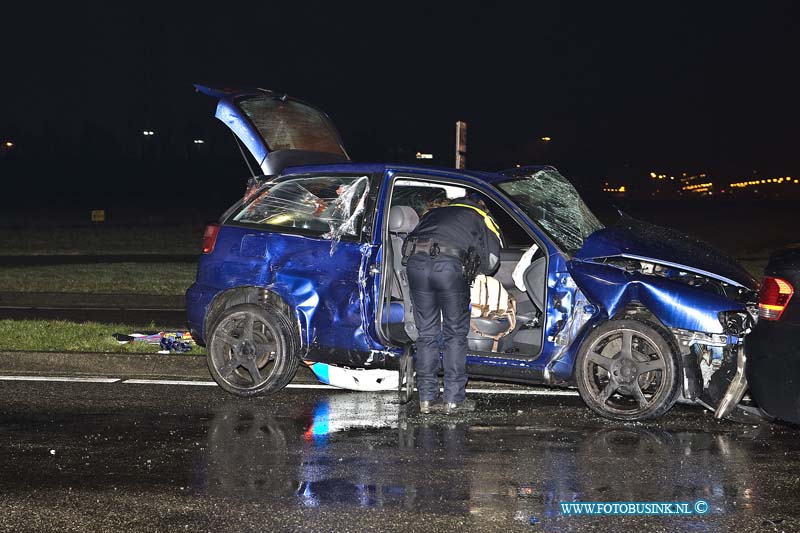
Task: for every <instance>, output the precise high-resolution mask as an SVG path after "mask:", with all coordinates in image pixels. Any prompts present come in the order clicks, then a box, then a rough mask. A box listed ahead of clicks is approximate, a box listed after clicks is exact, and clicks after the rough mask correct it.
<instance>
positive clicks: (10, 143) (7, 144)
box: [5, 141, 14, 148]
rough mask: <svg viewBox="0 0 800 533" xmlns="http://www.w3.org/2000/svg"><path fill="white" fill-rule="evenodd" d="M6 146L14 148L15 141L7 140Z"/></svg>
mask: <svg viewBox="0 0 800 533" xmlns="http://www.w3.org/2000/svg"><path fill="white" fill-rule="evenodd" d="M5 147H6V148H14V143H13V142H11V141H6V142H5Z"/></svg>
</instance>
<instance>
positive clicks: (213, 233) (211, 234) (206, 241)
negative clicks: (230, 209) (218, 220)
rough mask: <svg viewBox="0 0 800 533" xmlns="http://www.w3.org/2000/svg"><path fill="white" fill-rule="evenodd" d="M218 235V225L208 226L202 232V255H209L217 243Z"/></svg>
mask: <svg viewBox="0 0 800 533" xmlns="http://www.w3.org/2000/svg"><path fill="white" fill-rule="evenodd" d="M218 234H219V224H209V225H208V226H206V230H205V231H204V232H203V253H204V254H210V253H211V252H213V251H214V245H215V244H216V243H217V235H218Z"/></svg>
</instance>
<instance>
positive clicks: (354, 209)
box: [233, 176, 369, 243]
mask: <svg viewBox="0 0 800 533" xmlns="http://www.w3.org/2000/svg"><path fill="white" fill-rule="evenodd" d="M368 194H369V179H368V177H367V176H325V177H302V178H295V179H289V180H285V181H280V182H278V183H274V184H271V185H268V186H267V188H266V189H263V190H261V191H260V192H258V193H255V194H253V193H250V196H251V197H254V199H253V200H252V201H251V202H250V203H248V204H247V205H245V206H244V207H243V208H242V209H241V211H239V212H238V213H237V214H236V215H234V217H233V220H234V221H236V222H247V223H250V224H268V225H271V226H284V227H292V228H300V229H304V230H309V231H312V232H317V233H320V234H322V235H321V236H322V237H323V238H326V239H331V240H332V241H334V243H338V241H339V239H340V238H341V237H342V236H344V235H350V236H357V235H358V232H359V229H360V225H359V223H360V220H361V218H362V216H363V213H364V205H365V202H366V197H367V195H368Z"/></svg>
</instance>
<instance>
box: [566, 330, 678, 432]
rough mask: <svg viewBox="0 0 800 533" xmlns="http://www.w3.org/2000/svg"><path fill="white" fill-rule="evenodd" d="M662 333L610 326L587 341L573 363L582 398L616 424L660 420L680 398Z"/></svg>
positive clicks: (675, 366) (674, 364)
mask: <svg viewBox="0 0 800 533" xmlns="http://www.w3.org/2000/svg"><path fill="white" fill-rule="evenodd" d="M665 335H667V333H666V332H663V333H662V332H660V331H659V330H658V329H656V327H653V326H651V325H649V324H646V323H644V322H640V321H638V320H632V319H626V320H611V321H608V322H605V323H604V324H601V325H600V326H598V327H597V328H596V329H595V330H594V331H592V332H591V333H590V334H589V335H588V336H587V337H586V339H585V340H584V341H583V344H582V345H581V348H580V350H579V352H578V357H577V360H576V362H575V366H576V368H575V375H576V380H577V382H578V391H579V392H580V395H581V398H582V399H583V401H584V402H585V403H586V405H588V406H589V408H590V409H592V410H593V411H594V412H596V413H597V414H599V415H602V416H604V417H606V418H611V419H614V420H626V421H632V420H644V419H646V418H655V417H658V416H661V415H662V414H664V413H665V412H667V410H669V408H670V407H672V406H673V404H674V403H675V401H676V400H677V399H678V395H679V394H680V379H679V373H680V372H679V366H678V363H677V357H676V354H675V351H674V350H673V349H672V347H671V346H670V344H669V342H668V341H667V339H666V338H665Z"/></svg>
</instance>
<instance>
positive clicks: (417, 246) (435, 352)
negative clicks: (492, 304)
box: [404, 197, 501, 413]
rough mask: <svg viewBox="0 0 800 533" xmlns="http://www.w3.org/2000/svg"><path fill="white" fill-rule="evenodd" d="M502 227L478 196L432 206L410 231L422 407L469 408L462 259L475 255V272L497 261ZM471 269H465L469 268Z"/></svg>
mask: <svg viewBox="0 0 800 533" xmlns="http://www.w3.org/2000/svg"><path fill="white" fill-rule="evenodd" d="M500 247H501V240H500V231H499V228H498V227H497V224H496V223H495V221H494V220H493V219H492V217H491V216H490V215H489V213H488V211H487V210H486V205H485V204H484V203H483V202H482V201H481V200H480V199H478V198H476V197H465V198H458V199H456V200H452V201H451V202H450V204H449V205H447V206H445V207H438V208H436V209H431V210H430V211H429V212H428V213H426V214H425V216H424V217H423V218H422V220H421V221H420V223H419V224H418V225H417V227H416V228H414V230H413V231H412V232H411V233H410V234H409V235H408V238H407V243H406V246H405V248H404V253H405V254H406V257H407V260H408V263H407V275H408V283H409V287H410V289H411V302H412V305H413V310H414V322H415V323H416V326H417V331H418V332H419V337H418V338H417V341H416V345H417V362H416V370H417V388H418V389H419V400H420V411H421V412H422V413H429V412H431V411H432V410H434V409H440V408H442V407H443V408H444V410H445V412H447V413H456V412H460V411H471V410H473V409H474V408H475V405H474V403H473V402H472V401H470V400H467V399H466V394H465V388H466V385H467V372H466V357H467V334H468V333H469V315H470V313H469V303H470V287H469V286H470V284H471V282H472V279H469V280H468V279H467V278H466V277H465V272H464V265H465V264H467V263H468V262H469V261H470V260H471V259H474V257H476V256H477V257H478V258H479V265H478V269H477V271H478V272H481V273H484V274H491V273H492V272H494V271H495V270H497V268H498V266H499V265H500ZM475 273H477V272H472V273H471V274H472V275H473V276H474V274H475ZM467 275H469V274H467ZM440 336H441V337H442V338H443V340H444V356H443V358H442V363H443V366H444V403H443V405H442V402H441V399H440V398H439V379H438V373H439V337H440Z"/></svg>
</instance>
